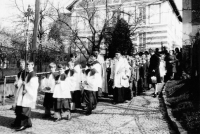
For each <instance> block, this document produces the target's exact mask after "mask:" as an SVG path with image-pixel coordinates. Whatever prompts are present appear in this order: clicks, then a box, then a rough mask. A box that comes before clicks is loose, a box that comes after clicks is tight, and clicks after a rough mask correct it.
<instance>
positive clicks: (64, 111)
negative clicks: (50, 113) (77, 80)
mask: <svg viewBox="0 0 200 134" xmlns="http://www.w3.org/2000/svg"><path fill="white" fill-rule="evenodd" d="M64 68H65V67H64V66H63V65H61V64H59V65H58V71H59V75H58V76H57V77H56V85H55V88H54V93H53V98H55V103H54V110H55V114H54V118H56V120H55V122H57V121H60V120H61V119H62V118H66V119H67V120H70V119H71V112H70V100H71V93H70V85H71V84H70V79H69V78H68V77H67V76H66V74H65V70H64Z"/></svg>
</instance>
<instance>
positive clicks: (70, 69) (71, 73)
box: [65, 62, 76, 111]
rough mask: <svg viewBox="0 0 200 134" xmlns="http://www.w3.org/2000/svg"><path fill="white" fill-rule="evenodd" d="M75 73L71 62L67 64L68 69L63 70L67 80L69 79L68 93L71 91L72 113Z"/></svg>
mask: <svg viewBox="0 0 200 134" xmlns="http://www.w3.org/2000/svg"><path fill="white" fill-rule="evenodd" d="M75 73H76V71H75V70H74V65H73V62H69V63H68V69H67V70H65V74H66V76H67V78H68V79H70V83H69V84H70V86H69V87H70V91H71V97H72V99H71V103H70V105H71V111H74V110H75V99H76V98H75V97H76V96H74V89H75V84H76V74H75Z"/></svg>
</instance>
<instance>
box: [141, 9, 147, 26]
mask: <svg viewBox="0 0 200 134" xmlns="http://www.w3.org/2000/svg"><path fill="white" fill-rule="evenodd" d="M139 19H140V20H141V22H142V23H144V24H145V23H146V7H139Z"/></svg>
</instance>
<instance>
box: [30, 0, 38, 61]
mask: <svg viewBox="0 0 200 134" xmlns="http://www.w3.org/2000/svg"><path fill="white" fill-rule="evenodd" d="M39 19H40V0H35V21H34V30H33V40H32V48H31V49H32V55H31V60H33V62H35V56H36V55H35V54H36V50H37V35H38V27H39Z"/></svg>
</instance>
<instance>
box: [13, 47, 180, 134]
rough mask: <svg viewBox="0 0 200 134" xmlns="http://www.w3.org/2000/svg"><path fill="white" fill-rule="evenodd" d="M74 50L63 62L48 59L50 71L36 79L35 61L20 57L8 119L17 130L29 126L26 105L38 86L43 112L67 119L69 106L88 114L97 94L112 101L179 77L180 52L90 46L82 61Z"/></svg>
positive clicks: (30, 103)
mask: <svg viewBox="0 0 200 134" xmlns="http://www.w3.org/2000/svg"><path fill="white" fill-rule="evenodd" d="M77 61H78V60H77V55H76V54H71V55H70V61H69V62H68V63H67V64H66V65H63V64H57V65H56V64H55V63H54V62H51V63H50V64H49V70H50V73H49V74H48V76H47V77H42V79H41V80H40V82H39V80H38V77H37V75H36V73H35V72H34V70H33V68H34V63H33V62H28V63H27V69H25V61H24V60H21V61H20V67H21V71H20V72H19V73H18V75H17V80H16V82H15V87H16V90H15V91H16V92H15V103H14V107H15V113H16V119H15V121H14V123H13V124H12V126H13V127H15V128H16V130H17V131H21V130H24V129H26V128H28V127H32V123H31V120H30V118H31V108H35V104H36V100H37V93H38V89H39V90H41V91H42V92H44V93H45V96H44V102H43V106H44V108H45V110H44V117H43V118H51V117H52V113H51V111H52V110H53V111H54V113H53V118H54V121H55V122H58V121H60V120H62V119H66V120H70V119H71V111H75V110H76V109H77V108H81V109H83V111H85V114H86V115H90V114H92V110H94V109H95V108H96V106H97V103H98V102H99V100H100V98H101V97H102V96H103V97H107V96H112V98H113V99H112V100H113V105H115V104H117V103H124V102H127V101H129V100H131V99H132V98H133V97H134V96H137V95H141V94H142V93H143V92H144V91H146V90H149V89H151V88H154V93H153V97H156V95H157V93H158V92H157V90H156V87H157V86H156V85H157V84H158V83H164V82H166V81H167V80H169V79H178V78H180V77H181V52H180V51H179V49H178V48H176V49H175V51H173V50H170V51H169V52H168V51H167V50H163V51H159V49H156V50H155V51H153V50H149V51H145V52H144V53H143V52H139V53H137V54H134V55H133V56H127V55H123V54H122V53H121V51H118V50H117V51H115V57H114V58H104V57H103V56H102V55H100V53H99V51H98V50H94V51H93V53H92V54H91V55H90V57H89V60H88V61H87V63H84V64H83V63H78V62H77Z"/></svg>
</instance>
